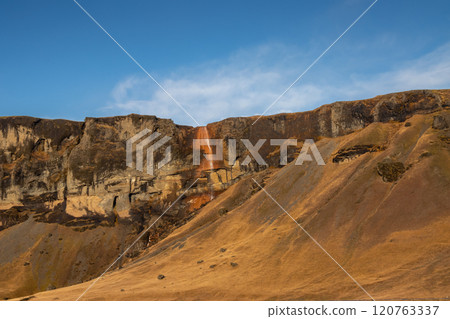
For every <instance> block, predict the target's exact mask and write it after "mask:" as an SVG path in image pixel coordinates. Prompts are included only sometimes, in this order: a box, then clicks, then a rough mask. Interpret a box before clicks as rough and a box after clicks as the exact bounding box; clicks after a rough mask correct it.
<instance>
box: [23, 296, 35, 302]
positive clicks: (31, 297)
mask: <svg viewBox="0 0 450 319" xmlns="http://www.w3.org/2000/svg"><path fill="white" fill-rule="evenodd" d="M33 298H36V297H35V296H29V297H25V298H22V299H20V301H28V300H30V299H33Z"/></svg>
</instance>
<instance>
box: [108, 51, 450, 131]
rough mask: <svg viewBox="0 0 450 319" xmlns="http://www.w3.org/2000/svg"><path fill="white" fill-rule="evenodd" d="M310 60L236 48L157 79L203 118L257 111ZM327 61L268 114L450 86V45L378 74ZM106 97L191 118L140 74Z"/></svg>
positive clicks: (116, 103)
mask: <svg viewBox="0 0 450 319" xmlns="http://www.w3.org/2000/svg"><path fill="white" fill-rule="evenodd" d="M280 53H281V54H280ZM282 55H283V57H281V56H282ZM349 58H351V57H349ZM307 60H310V57H306V55H305V54H302V52H300V51H298V49H295V48H288V47H285V46H280V45H275V46H262V47H259V48H256V49H253V50H241V51H239V52H237V53H235V54H233V55H232V56H231V57H230V58H229V59H228V60H227V61H225V62H223V63H218V62H214V63H207V64H204V65H202V66H199V67H198V68H196V69H192V70H183V71H181V70H180V71H179V72H178V73H174V74H173V75H172V76H171V77H170V78H166V79H163V80H161V82H160V83H161V84H162V85H163V86H164V87H165V88H166V89H167V91H168V92H170V94H172V96H174V97H175V98H176V99H177V100H178V101H179V102H180V103H181V104H182V105H183V106H184V107H185V108H186V109H187V110H188V111H189V113H190V114H191V115H192V116H193V117H194V118H195V119H196V120H197V121H198V122H200V124H202V125H203V124H206V123H210V122H213V121H218V120H221V119H224V118H226V117H234V116H250V115H256V114H261V113H262V112H263V111H264V110H265V109H266V108H267V106H268V105H270V104H271V103H272V102H273V101H274V100H275V99H276V98H277V97H278V96H279V95H280V94H281V92H283V91H284V90H285V89H286V88H287V87H288V86H289V84H290V83H291V82H292V81H293V80H294V79H295V78H296V77H297V76H298V75H299V74H300V73H301V72H302V71H303V69H304V68H305V67H306V66H307V64H306V65H302V66H300V62H302V63H305V61H307ZM270 63H272V65H270ZM319 63H321V62H319ZM365 63H370V60H367V61H366V62H365ZM326 67H327V68H328V70H330V73H328V71H327V69H326ZM332 67H333V66H325V65H324V66H322V67H319V68H318V67H316V66H315V69H314V68H313V69H311V70H310V72H309V73H311V74H312V73H313V72H317V74H315V76H312V77H311V76H309V74H308V77H305V78H303V79H302V80H301V81H300V82H299V83H297V84H296V85H295V86H294V87H293V88H292V89H291V90H290V91H289V92H288V93H287V94H286V95H285V96H284V97H283V98H282V99H280V101H278V103H276V104H275V105H274V106H273V107H272V108H271V109H270V111H269V112H268V114H274V113H280V112H298V111H304V110H307V109H313V108H315V107H317V106H319V105H321V104H325V103H330V102H333V101H335V100H346V99H359V98H368V97H371V96H374V95H378V94H383V93H389V92H395V91H402V90H411V89H422V88H449V87H450V45H449V44H447V45H445V46H442V47H440V48H438V49H437V50H435V51H433V52H431V53H428V54H426V55H424V56H422V57H419V58H417V59H415V60H411V61H407V62H405V63H403V64H402V65H399V66H396V67H393V68H392V67H391V69H390V70H389V71H385V72H379V73H376V74H370V75H364V74H359V73H358V72H357V69H358V68H357V66H355V71H354V72H353V73H352V74H340V73H339V71H338V70H339V66H337V67H336V70H337V71H336V70H335V72H334V73H333V72H332ZM344 73H345V72H344ZM321 74H323V76H322V77H320V75H321ZM330 74H331V76H330ZM111 97H112V101H111V103H109V107H108V108H109V109H110V111H111V110H112V112H113V113H115V114H117V113H121V114H128V113H140V114H149V115H156V116H158V117H163V118H171V119H173V120H174V121H175V122H176V123H179V124H189V125H194V123H193V122H192V120H191V119H190V118H189V116H188V115H186V114H185V113H184V112H183V111H182V110H181V109H180V108H178V106H177V105H176V104H175V103H174V102H173V101H172V100H171V99H170V98H169V97H168V96H167V95H166V94H165V93H164V92H163V91H162V90H160V89H159V88H158V87H157V86H156V85H155V83H153V82H152V81H151V80H150V79H149V78H147V77H145V76H130V77H128V78H126V79H124V80H123V81H121V82H120V83H118V84H117V85H116V86H115V88H114V89H113V91H112V95H111Z"/></svg>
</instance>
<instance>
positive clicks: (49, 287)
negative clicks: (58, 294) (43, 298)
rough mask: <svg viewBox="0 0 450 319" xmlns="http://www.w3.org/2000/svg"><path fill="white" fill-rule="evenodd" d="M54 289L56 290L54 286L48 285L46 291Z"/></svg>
mask: <svg viewBox="0 0 450 319" xmlns="http://www.w3.org/2000/svg"><path fill="white" fill-rule="evenodd" d="M55 289H56V287H55V286H54V285H52V284H50V285H48V287H47V291H48V290H55Z"/></svg>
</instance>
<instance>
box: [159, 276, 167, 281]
mask: <svg viewBox="0 0 450 319" xmlns="http://www.w3.org/2000/svg"><path fill="white" fill-rule="evenodd" d="M164 278H166V276H164V275H158V279H159V280H163V279H164Z"/></svg>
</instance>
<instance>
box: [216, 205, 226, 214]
mask: <svg viewBox="0 0 450 319" xmlns="http://www.w3.org/2000/svg"><path fill="white" fill-rule="evenodd" d="M217 213H218V214H219V216H225V215H226V214H228V209H226V208H225V207H221V208H219V210H218V212H217Z"/></svg>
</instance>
